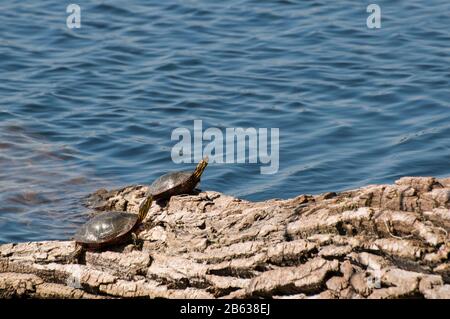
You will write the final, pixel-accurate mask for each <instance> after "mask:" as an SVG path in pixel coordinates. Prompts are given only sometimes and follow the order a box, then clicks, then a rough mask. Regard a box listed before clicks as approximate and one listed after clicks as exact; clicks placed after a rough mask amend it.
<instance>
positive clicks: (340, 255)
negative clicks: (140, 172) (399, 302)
mask: <svg viewBox="0 0 450 319" xmlns="http://www.w3.org/2000/svg"><path fill="white" fill-rule="evenodd" d="M146 189H147V188H146V187H145V186H130V187H125V188H123V189H119V190H114V191H106V190H100V191H98V192H96V193H95V194H93V195H91V196H90V197H89V199H88V204H89V206H90V207H93V208H96V209H97V210H107V209H108V210H109V209H115V210H127V211H130V212H135V211H136V209H137V205H138V203H139V201H140V200H141V198H142V197H143V196H144V193H145V191H146ZM449 208H450V178H449V179H439V180H438V179H435V178H431V177H430V178H428V177H405V178H402V179H400V180H398V181H396V183H395V184H394V185H374V186H368V187H365V188H361V189H357V190H353V191H347V192H342V193H338V194H336V193H326V194H321V195H315V196H309V195H301V196H298V197H296V198H293V199H289V200H268V201H265V202H248V201H244V200H239V199H237V198H233V197H231V196H226V195H223V194H220V193H217V192H210V191H207V192H201V193H199V194H197V195H189V196H176V197H172V198H171V199H170V200H169V201H168V202H165V203H158V204H154V205H153V206H152V208H151V211H150V213H149V214H148V216H147V218H146V220H145V222H144V224H143V225H142V226H141V227H140V233H139V238H140V239H142V240H143V244H142V247H140V248H136V247H134V246H133V245H130V244H128V245H123V246H117V247H114V248H111V249H107V250H104V251H101V252H95V251H91V252H87V253H86V254H85V257H84V258H83V259H82V262H81V263H80V264H66V263H64V262H63V261H64V259H65V258H66V257H67V256H68V255H69V254H70V253H71V252H72V251H73V249H74V242H72V241H66V242H56V241H52V242H33V243H20V244H5V245H0V297H15V296H21V297H22V296H25V297H39V298H52V297H67V298H109V297H151V298H156V297H162V298H258V297H270V298H416V297H420V298H422V297H425V298H450V266H449V261H448V256H449V251H450V244H449V230H450V210H449Z"/></svg>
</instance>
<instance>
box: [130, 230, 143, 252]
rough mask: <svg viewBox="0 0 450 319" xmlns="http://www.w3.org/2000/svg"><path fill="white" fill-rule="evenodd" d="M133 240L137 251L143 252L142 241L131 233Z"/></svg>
mask: <svg viewBox="0 0 450 319" xmlns="http://www.w3.org/2000/svg"><path fill="white" fill-rule="evenodd" d="M131 238H132V239H133V246H134V248H135V249H137V250H141V248H142V240H140V239H139V238H138V236H137V235H136V233H131Z"/></svg>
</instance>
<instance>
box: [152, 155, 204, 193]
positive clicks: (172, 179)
mask: <svg viewBox="0 0 450 319" xmlns="http://www.w3.org/2000/svg"><path fill="white" fill-rule="evenodd" d="M207 165H208V157H205V158H204V159H202V160H201V161H200V162H199V163H198V164H197V167H196V168H195V170H194V172H171V173H167V174H164V175H162V176H160V177H159V178H157V179H156V180H155V181H154V182H153V183H152V184H151V185H150V187H149V188H148V194H151V195H153V198H154V199H155V200H163V199H168V198H169V197H171V196H175V195H180V194H189V193H190V192H192V190H193V189H194V188H195V187H196V186H197V184H198V183H199V182H200V177H201V176H202V173H203V171H204V170H205V168H206V166H207Z"/></svg>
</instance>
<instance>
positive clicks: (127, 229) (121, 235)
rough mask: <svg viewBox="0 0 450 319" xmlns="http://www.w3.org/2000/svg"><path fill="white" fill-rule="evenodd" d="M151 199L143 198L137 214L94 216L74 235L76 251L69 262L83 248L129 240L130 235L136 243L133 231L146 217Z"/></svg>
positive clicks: (98, 246)
mask: <svg viewBox="0 0 450 319" xmlns="http://www.w3.org/2000/svg"><path fill="white" fill-rule="evenodd" d="M152 201H153V198H152V196H151V195H149V196H147V197H145V198H144V199H143V200H142V202H141V204H140V205H139V213H138V214H132V213H127V212H103V213H101V214H98V215H96V216H95V217H93V218H92V219H90V220H89V221H87V222H86V223H85V224H84V225H83V226H81V227H80V228H79V229H78V231H77V233H76V234H75V237H74V239H75V243H76V246H77V247H76V249H75V252H74V253H73V254H72V256H71V260H74V259H77V258H78V256H79V255H80V253H81V252H82V251H83V249H84V248H88V249H97V248H102V247H105V246H109V245H113V244H116V243H120V242H123V241H125V240H126V239H129V237H130V235H131V237H132V238H133V240H134V241H136V234H135V233H134V231H135V230H136V228H137V226H139V224H140V223H141V222H142V221H143V220H144V218H145V217H146V216H147V213H148V211H149V210H150V206H151V205H152Z"/></svg>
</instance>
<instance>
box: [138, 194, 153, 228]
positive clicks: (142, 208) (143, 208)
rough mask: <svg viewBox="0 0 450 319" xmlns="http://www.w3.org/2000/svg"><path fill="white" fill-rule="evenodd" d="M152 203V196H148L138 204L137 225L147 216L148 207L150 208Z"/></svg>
mask: <svg viewBox="0 0 450 319" xmlns="http://www.w3.org/2000/svg"><path fill="white" fill-rule="evenodd" d="M152 202H153V196H152V194H148V195H146V196H145V198H144V199H143V200H142V202H141V203H140V204H139V216H138V221H139V223H140V222H142V221H143V220H144V219H145V217H146V216H147V213H148V211H149V210H150V207H151V206H152Z"/></svg>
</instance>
